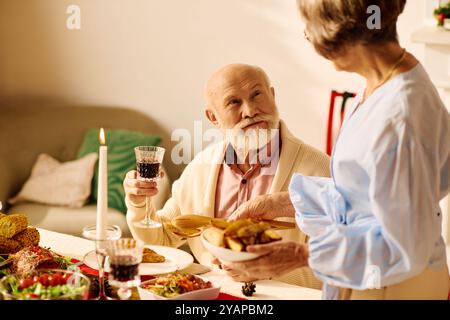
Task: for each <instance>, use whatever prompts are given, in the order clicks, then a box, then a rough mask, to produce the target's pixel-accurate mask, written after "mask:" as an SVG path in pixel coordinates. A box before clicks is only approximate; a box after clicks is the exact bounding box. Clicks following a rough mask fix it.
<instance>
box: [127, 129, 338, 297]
mask: <svg viewBox="0 0 450 320" xmlns="http://www.w3.org/2000/svg"><path fill="white" fill-rule="evenodd" d="M280 135H281V153H280V159H279V163H278V167H277V169H276V172H275V176H274V179H273V182H272V186H271V190H270V193H274V192H279V191H287V190H288V186H289V182H290V178H291V176H292V175H293V174H294V173H301V174H304V175H308V176H329V174H330V172H329V157H328V156H327V155H326V154H324V153H322V152H320V151H318V150H316V149H314V148H313V147H311V146H309V145H307V144H305V143H304V142H302V141H301V140H299V139H297V138H296V137H294V136H293V135H292V134H291V133H290V132H289V130H288V129H287V127H286V125H285V124H284V123H283V122H282V121H281V122H280ZM225 146H226V144H225V143H224V142H220V143H217V144H214V145H212V146H209V147H208V148H206V149H205V150H203V151H202V152H200V153H199V154H197V156H196V157H195V158H194V159H193V161H192V162H191V163H189V165H187V167H186V168H185V170H184V171H183V173H182V175H181V176H180V178H179V179H178V180H177V181H175V182H174V183H173V185H172V196H171V198H170V199H169V200H168V201H167V202H166V204H165V205H164V207H163V208H162V209H160V210H158V211H156V210H155V208H154V207H153V206H152V207H151V208H150V212H151V216H152V218H153V219H155V220H158V221H161V222H166V221H170V220H172V219H173V218H174V217H176V216H178V215H181V214H201V215H205V216H211V217H212V216H214V207H215V206H214V202H215V197H216V184H217V178H218V174H219V169H220V166H221V163H223V158H224V152H225ZM126 204H127V207H128V212H127V222H128V226H129V228H130V230H131V233H132V234H133V236H134V237H135V238H136V239H140V240H142V241H144V242H145V243H148V244H155V245H164V246H172V247H179V246H181V245H182V244H184V243H185V242H186V239H183V238H180V237H178V236H176V235H174V234H173V233H171V232H169V231H166V230H164V229H163V228H160V229H155V230H151V231H149V230H146V229H142V228H136V227H135V226H134V225H133V223H134V222H136V221H139V220H141V219H143V217H144V215H145V205H142V204H141V205H136V204H134V203H132V202H131V201H130V200H129V199H128V198H127V199H126ZM280 220H284V221H291V222H294V219H293V218H292V219H291V218H285V219H280ZM279 234H280V235H281V236H282V237H283V240H285V241H296V242H299V243H306V242H307V237H306V235H305V234H304V233H303V232H301V231H300V230H299V229H298V228H297V229H294V230H285V231H279ZM187 241H188V243H189V247H190V249H191V251H192V253H193V254H194V256H195V258H196V259H197V260H198V261H199V262H200V263H201V264H204V265H209V266H210V265H211V260H212V256H211V255H210V254H209V253H208V252H207V251H206V250H205V249H204V247H203V245H202V243H201V241H200V239H199V238H198V237H197V238H190V239H188V240H187ZM276 279H277V280H281V281H285V282H288V283H291V284H298V285H302V286H305V287H311V288H316V289H320V288H321V283H320V281H319V280H317V279H316V278H315V277H314V276H313V274H312V272H311V270H310V269H309V268H301V269H297V270H294V271H292V272H290V273H288V274H285V275H283V276H281V277H277V278H276Z"/></svg>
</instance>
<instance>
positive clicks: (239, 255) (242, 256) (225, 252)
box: [200, 230, 260, 262]
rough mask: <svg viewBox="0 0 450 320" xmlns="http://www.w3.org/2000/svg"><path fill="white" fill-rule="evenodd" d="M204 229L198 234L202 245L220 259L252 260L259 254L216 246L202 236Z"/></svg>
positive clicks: (226, 260) (227, 260)
mask: <svg viewBox="0 0 450 320" xmlns="http://www.w3.org/2000/svg"><path fill="white" fill-rule="evenodd" d="M205 231H206V230H205ZM205 231H203V233H202V235H201V236H200V239H201V240H202V243H203V246H204V247H205V248H206V250H208V251H209V253H211V254H212V255H213V256H215V257H216V258H219V259H220V260H222V261H225V262H241V261H248V260H253V259H256V258H258V257H259V256H260V255H258V254H256V253H251V252H245V251H242V252H238V251H233V250H231V249H227V248H223V247H219V246H216V245H214V244H212V243H211V242H209V241H208V240H206V238H205V236H204V233H205Z"/></svg>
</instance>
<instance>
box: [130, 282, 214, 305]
mask: <svg viewBox="0 0 450 320" xmlns="http://www.w3.org/2000/svg"><path fill="white" fill-rule="evenodd" d="M195 277H197V278H200V279H202V280H204V281H208V279H206V278H203V277H200V276H195ZM155 281H156V279H152V280H148V281H144V282H142V283H141V284H140V285H139V286H138V292H139V297H140V298H141V300H214V299H217V297H218V296H219V293H220V287H217V286H215V285H214V284H212V287H211V288H208V289H200V290H194V291H191V292H186V293H183V294H180V295H178V296H176V297H173V298H166V297H163V296H160V295H157V294H156V293H153V292H152V291H150V290H147V289H144V288H143V287H142V286H145V285H147V284H152V283H154V282H155Z"/></svg>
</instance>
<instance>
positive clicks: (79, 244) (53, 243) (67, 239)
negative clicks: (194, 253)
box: [38, 228, 322, 300]
mask: <svg viewBox="0 0 450 320" xmlns="http://www.w3.org/2000/svg"><path fill="white" fill-rule="evenodd" d="M38 230H39V233H40V237H41V238H40V243H39V245H40V246H42V247H47V248H50V249H52V250H53V251H55V252H56V253H58V254H61V255H63V256H67V257H71V258H72V259H74V260H75V261H79V265H80V269H81V270H83V259H84V257H85V255H86V254H87V253H89V252H91V251H92V250H94V249H95V243H94V241H92V240H88V239H84V238H81V237H77V236H73V235H68V234H63V233H58V232H54V231H50V230H46V229H41V228H38ZM84 267H86V266H84ZM84 270H86V269H84ZM181 272H187V273H193V274H200V273H201V276H202V277H204V278H206V279H208V280H209V281H211V282H212V283H213V284H215V285H217V286H220V287H221V289H220V292H221V295H219V298H222V299H223V300H227V299H230V300H241V299H248V300H318V299H321V295H322V292H321V291H320V290H315V289H310V288H305V287H301V286H296V285H291V284H287V283H284V282H280V281H276V280H260V281H257V282H255V284H256V292H255V293H254V294H253V295H252V296H251V297H247V296H244V295H243V294H242V292H241V291H242V290H241V289H242V283H239V282H235V281H233V280H232V279H231V278H230V277H228V276H227V275H226V272H225V271H224V270H221V269H219V268H218V267H213V268H209V267H204V266H201V265H198V264H196V263H193V264H192V265H191V266H189V267H187V268H186V269H183V270H181Z"/></svg>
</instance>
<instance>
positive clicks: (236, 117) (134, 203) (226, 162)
mask: <svg viewBox="0 0 450 320" xmlns="http://www.w3.org/2000/svg"><path fill="white" fill-rule="evenodd" d="M205 99H206V111H205V113H206V117H207V118H208V120H209V121H210V122H211V123H212V124H213V125H214V126H215V127H216V128H218V129H220V130H223V131H225V130H227V129H231V131H232V132H234V131H235V130H236V129H238V130H243V131H244V132H247V131H248V130H251V129H253V130H255V129H256V131H258V132H267V131H269V129H279V130H276V131H277V132H278V133H279V134H276V135H270V136H269V139H266V142H268V141H270V143H267V144H265V145H258V144H257V143H256V144H255V143H253V144H252V143H251V141H250V142H249V143H246V144H244V147H242V145H239V144H237V143H236V141H237V140H236V139H233V138H231V139H228V138H227V139H224V140H223V141H221V142H219V143H215V144H213V145H211V146H209V147H208V148H206V149H205V150H203V151H202V152H200V153H199V154H197V156H196V157H195V158H194V160H193V161H192V162H191V163H189V165H188V166H187V167H186V168H185V170H184V172H183V174H182V175H181V177H180V178H179V179H178V180H177V181H175V182H174V184H173V186H172V197H171V198H170V199H169V200H168V201H167V202H166V204H165V205H164V207H163V208H162V209H161V210H158V211H156V210H155V209H154V207H152V206H151V205H150V208H149V209H148V210H150V212H151V217H152V218H153V219H154V220H157V221H160V222H167V221H171V220H172V219H173V218H174V217H176V216H178V215H183V214H193V213H195V214H201V215H205V216H210V217H220V218H228V217H229V216H230V215H231V214H232V213H233V212H234V211H235V210H236V209H237V208H238V207H239V206H240V205H241V204H242V203H244V202H246V201H248V200H250V199H254V198H255V197H258V196H262V195H265V194H269V193H275V192H280V191H286V190H287V188H288V185H289V181H290V178H291V176H292V174H294V173H296V172H297V173H302V174H304V175H310V176H329V158H328V157H327V156H326V155H325V154H323V153H322V152H320V151H318V150H316V149H314V148H312V147H311V146H309V145H307V144H305V143H304V142H302V141H301V140H299V139H297V138H296V137H294V136H293V135H292V134H291V133H290V132H289V130H288V129H287V127H286V125H285V124H284V123H283V121H280V120H279V115H278V109H277V106H276V103H275V92H274V88H273V87H271V84H270V81H269V79H268V77H267V75H266V73H265V72H264V71H263V70H262V69H260V68H258V67H254V66H250V65H244V64H232V65H227V66H225V67H223V68H221V69H220V70H218V71H217V72H215V73H214V74H213V76H212V77H211V78H210V79H209V81H208V82H207V85H206V89H205ZM270 131H272V130H270ZM232 137H233V135H232ZM234 137H236V136H234ZM274 140H275V142H276V143H273V142H274ZM247 142H248V141H247ZM255 145H256V147H255ZM246 146H247V147H246ZM254 148H256V149H257V153H256V154H258V152H262V151H261V150H264V152H262V153H265V154H266V155H267V157H268V158H269V159H268V160H269V161H260V160H259V159H261V158H260V157H258V158H257V159H256V160H254V159H255V157H252V153H251V152H249V150H250V151H251V150H252V149H254ZM230 153H231V154H232V155H234V156H232V157H229V155H230ZM236 160H238V161H236ZM252 160H254V161H252ZM266 160H267V159H266ZM124 188H125V192H126V203H127V206H128V213H127V221H128V225H129V227H130V230H131V232H132V234H133V236H134V237H135V238H138V239H141V240H143V241H145V242H146V243H151V244H158V245H166V246H174V247H178V246H180V245H182V244H183V243H184V242H185V241H186V239H183V238H181V237H179V236H177V235H175V234H174V233H172V232H171V231H170V230H167V229H166V228H164V227H161V228H157V229H145V228H139V227H136V223H135V222H136V221H139V220H141V219H142V218H143V217H144V215H145V197H146V196H150V197H151V196H153V195H155V194H156V193H157V187H156V184H155V183H153V182H142V181H139V180H137V179H136V171H131V172H129V173H128V174H127V176H126V178H125V181H124ZM279 233H280V235H281V236H282V237H283V240H287V241H296V242H298V243H306V241H307V237H306V236H305V234H303V233H302V232H301V231H300V230H299V229H294V230H284V231H280V232H279ZM187 241H188V243H189V246H190V249H191V251H192V253H193V254H194V256H195V257H196V259H197V260H198V261H199V262H200V263H202V264H205V265H209V264H211V261H212V259H213V257H212V256H211V255H210V254H209V253H208V252H207V251H206V250H205V249H204V247H203V246H202V244H201V242H200V239H199V238H198V237H197V238H190V239H188V240H187ZM277 280H281V281H285V282H288V283H292V284H297V285H301V286H306V287H310V288H318V289H320V288H321V283H320V282H319V281H318V280H317V279H316V278H314V276H313V274H312V272H311V271H310V269H309V268H299V269H295V270H294V271H292V272H290V273H288V274H285V275H283V277H282V278H277Z"/></svg>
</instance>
